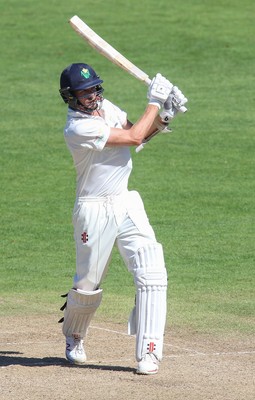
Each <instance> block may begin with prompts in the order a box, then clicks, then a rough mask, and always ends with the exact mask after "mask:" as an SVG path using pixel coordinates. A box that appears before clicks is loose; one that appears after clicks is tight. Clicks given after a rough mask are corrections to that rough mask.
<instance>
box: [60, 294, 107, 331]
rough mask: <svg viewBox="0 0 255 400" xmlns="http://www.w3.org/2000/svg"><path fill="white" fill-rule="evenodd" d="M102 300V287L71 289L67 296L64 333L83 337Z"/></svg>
mask: <svg viewBox="0 0 255 400" xmlns="http://www.w3.org/2000/svg"><path fill="white" fill-rule="evenodd" d="M101 300H102V289H98V290H95V291H84V290H80V289H71V290H70V291H69V293H68V296H67V304H66V309H65V313H64V322H63V334H64V335H65V336H72V335H77V336H80V337H81V338H83V337H84V336H85V335H86V333H87V330H88V327H89V324H90V321H91V319H92V317H93V316H94V314H95V312H96V310H97V308H98V307H99V305H100V303H101Z"/></svg>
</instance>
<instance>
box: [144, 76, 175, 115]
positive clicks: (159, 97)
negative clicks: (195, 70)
mask: <svg viewBox="0 0 255 400" xmlns="http://www.w3.org/2000/svg"><path fill="white" fill-rule="evenodd" d="M172 89H173V84H172V83H171V82H169V80H167V79H166V78H165V77H163V76H162V75H161V74H157V75H156V76H155V78H153V79H152V81H151V83H150V86H149V89H148V92H147V98H148V99H149V104H153V105H156V106H157V107H158V108H159V109H161V108H162V107H163V105H164V103H165V101H166V100H167V98H168V96H169V95H170V93H171V90H172Z"/></svg>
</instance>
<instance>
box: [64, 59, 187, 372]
mask: <svg viewBox="0 0 255 400" xmlns="http://www.w3.org/2000/svg"><path fill="white" fill-rule="evenodd" d="M102 84H103V80H102V79H101V78H100V76H99V75H98V74H97V73H96V72H95V71H94V69H93V68H92V67H91V66H90V65H88V64H84V63H76V64H71V65H69V66H68V67H67V68H65V69H64V70H63V72H62V73H61V77H60V94H61V97H62V99H63V100H64V102H65V103H66V104H67V105H68V112H67V120H66V125H65V128H64V137H65V141H66V144H67V147H68V149H69V150H70V153H71V155H72V158H73V162H74V166H75V169H76V173H77V187H76V201H75V204H74V209H73V226H74V239H75V244H76V271H75V275H74V279H73V287H72V288H71V289H70V291H69V292H68V295H67V303H66V308H65V310H64V320H63V334H64V336H65V339H66V358H67V359H68V360H69V361H70V362H71V363H74V364H84V363H86V359H87V358H86V353H85V349H84V339H85V337H86V333H87V331H88V328H89V325H90V322H91V319H92V318H93V316H94V314H95V312H96V310H97V308H98V307H99V305H100V302H101V300H102V289H101V288H100V285H101V282H102V281H103V279H104V277H105V275H106V272H107V269H108V266H109V264H110V260H111V253H112V250H113V247H114V246H116V247H117V248H118V251H119V253H120V255H121V257H122V259H123V260H124V263H125V266H126V268H127V269H128V271H130V273H131V274H132V275H133V280H134V286H135V290H136V295H135V298H136V301H135V307H134V309H133V310H132V312H131V315H130V318H129V333H130V334H135V335H136V350H135V355H136V360H137V362H138V366H137V373H138V374H145V375H151V374H156V373H157V372H158V370H159V363H160V361H161V360H162V353H163V335H164V329H165V322H166V295H167V271H166V267H165V262H164V255H163V250H162V246H161V244H160V243H158V242H157V239H156V237H155V233H154V231H153V228H152V226H151V225H150V223H149V220H148V217H147V214H146V212H145V209H144V205H143V201H142V199H141V197H140V195H139V193H138V192H137V191H129V190H128V180H129V176H130V173H131V171H132V159H131V154H130V148H131V147H132V146H139V145H141V144H142V143H143V142H144V141H146V140H147V139H148V138H149V137H150V136H151V135H153V134H155V132H159V131H161V130H163V129H165V126H166V123H163V122H162V118H161V117H160V113H162V112H163V113H164V115H165V113H166V112H167V113H168V116H170V118H168V121H170V120H171V119H172V118H173V117H174V116H175V114H176V113H177V112H178V109H177V108H175V106H174V104H175V105H176V104H179V105H180V107H181V106H182V105H184V103H185V102H186V101H187V99H186V98H185V97H184V95H183V94H182V92H181V91H180V90H179V89H178V88H176V87H174V86H173V84H172V83H171V82H170V81H169V80H168V79H166V78H165V77H163V76H162V75H161V74H157V75H156V76H155V77H154V78H153V79H152V81H151V84H150V86H149V87H148V91H147V99H148V104H147V106H146V109H145V111H144V113H143V114H142V115H141V117H140V118H139V119H138V121H137V122H135V123H134V124H133V123H131V122H130V121H129V119H128V117H127V114H126V112H124V111H122V110H121V109H120V108H119V107H117V106H116V105H115V104H113V103H112V102H110V101H109V100H107V99H106V98H103V87H102ZM173 99H174V101H172V100H173ZM165 104H167V108H164V105H165ZM121 286H122V282H121V281H120V282H119V291H120V292H121Z"/></svg>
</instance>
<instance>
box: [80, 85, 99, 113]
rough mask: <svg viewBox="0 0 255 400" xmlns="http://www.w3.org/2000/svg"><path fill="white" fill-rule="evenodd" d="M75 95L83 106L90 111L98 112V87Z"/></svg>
mask: <svg viewBox="0 0 255 400" xmlns="http://www.w3.org/2000/svg"><path fill="white" fill-rule="evenodd" d="M74 94H75V97H76V98H77V99H78V100H79V102H80V103H81V104H82V105H83V106H85V107H86V108H88V109H90V110H96V108H97V102H98V100H99V96H98V94H97V87H96V86H94V87H92V88H89V89H86V90H77V91H75V93H74Z"/></svg>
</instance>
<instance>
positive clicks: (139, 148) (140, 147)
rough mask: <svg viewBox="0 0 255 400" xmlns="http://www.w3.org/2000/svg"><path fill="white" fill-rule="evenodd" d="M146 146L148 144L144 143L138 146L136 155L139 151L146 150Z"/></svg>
mask: <svg viewBox="0 0 255 400" xmlns="http://www.w3.org/2000/svg"><path fill="white" fill-rule="evenodd" d="M145 144H146V143H142V144H140V145H139V146H137V147H136V149H135V152H136V153H139V151H141V150H142V149H143V148H144V146H145Z"/></svg>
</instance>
